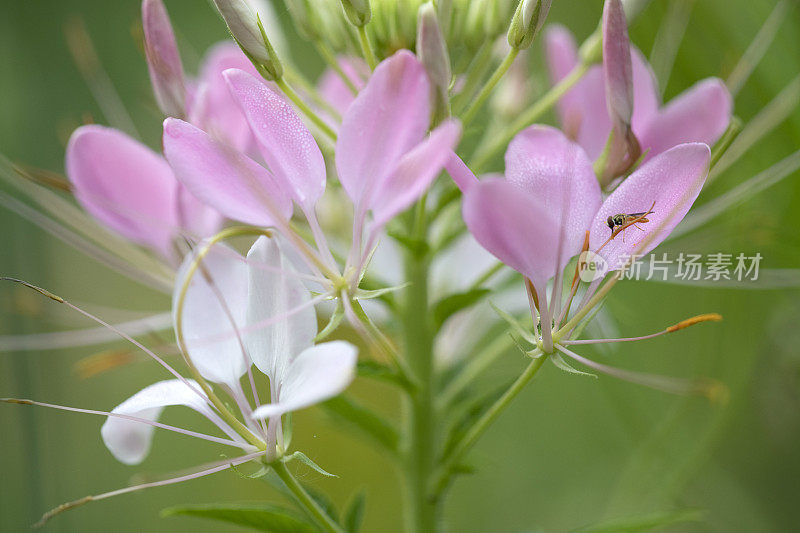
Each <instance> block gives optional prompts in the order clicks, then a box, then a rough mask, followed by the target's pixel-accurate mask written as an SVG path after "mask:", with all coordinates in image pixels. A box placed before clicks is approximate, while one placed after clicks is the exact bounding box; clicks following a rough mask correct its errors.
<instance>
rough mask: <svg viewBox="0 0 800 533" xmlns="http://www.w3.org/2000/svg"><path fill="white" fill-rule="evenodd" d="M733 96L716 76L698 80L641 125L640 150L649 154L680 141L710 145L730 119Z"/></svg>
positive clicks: (657, 152) (723, 130) (651, 155)
mask: <svg viewBox="0 0 800 533" xmlns="http://www.w3.org/2000/svg"><path fill="white" fill-rule="evenodd" d="M732 108H733V99H732V98H731V94H730V92H728V89H727V87H725V84H724V83H723V82H722V80H720V79H717V78H709V79H706V80H703V81H701V82H698V83H697V84H695V85H694V86H693V87H691V88H689V89H687V90H686V91H684V92H683V93H681V94H680V95H678V96H677V97H675V98H673V99H672V100H671V101H670V102H669V103H668V104H667V105H666V106H665V107H664V108H663V109H662V110H661V111H660V112H659V113H658V114H657V115H655V116H654V117H652V118H651V120H650V121H648V123H647V125H646V126H644V127H643V128H642V133H641V134H640V140H641V144H642V150H648V149H649V150H650V152H649V153H648V158H651V157H653V156H655V155H657V154H660V153H662V152H664V151H665V150H667V149H669V148H672V147H673V146H676V145H678V144H681V143H686V142H701V143H705V144H708V145H709V146H711V145H713V144H714V143H715V142H716V141H717V140H718V139H719V138H720V137H721V136H722V134H723V133H724V132H725V129H726V128H727V127H728V123H729V122H730V118H731V112H732Z"/></svg>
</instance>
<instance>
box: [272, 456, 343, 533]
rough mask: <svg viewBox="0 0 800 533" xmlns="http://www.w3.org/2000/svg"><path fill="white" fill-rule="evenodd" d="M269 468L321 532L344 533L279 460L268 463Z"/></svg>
mask: <svg viewBox="0 0 800 533" xmlns="http://www.w3.org/2000/svg"><path fill="white" fill-rule="evenodd" d="M270 466H271V467H272V469H273V470H274V471H275V473H276V474H277V475H278V477H279V478H281V481H283V483H284V484H285V485H286V488H288V489H289V490H290V491H291V492H292V494H293V495H294V497H295V499H296V500H297V503H299V504H300V505H301V506H302V507H303V509H304V510H305V511H306V512H307V513H308V515H309V516H310V517H311V518H313V519H314V522H316V524H317V525H318V526H319V527H321V528H322V530H323V531H327V532H329V533H345V530H344V528H342V527H341V526H340V525H339V524H337V523H336V521H335V520H333V518H331V517H330V516H328V513H326V512H325V510H324V509H323V508H322V507H320V505H319V504H318V503H317V502H316V500H314V498H312V497H311V495H310V494H309V493H308V492H306V489H304V488H303V486H302V485H301V484H300V483H299V482H298V481H297V480H296V479H295V478H294V476H293V475H292V473H291V472H289V469H288V468H286V465H285V464H283V463H282V462H281V461H280V460H278V461H275V462H273V463H270Z"/></svg>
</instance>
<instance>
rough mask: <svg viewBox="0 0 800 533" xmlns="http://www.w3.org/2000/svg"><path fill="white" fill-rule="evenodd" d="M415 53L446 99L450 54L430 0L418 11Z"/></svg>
mask: <svg viewBox="0 0 800 533" xmlns="http://www.w3.org/2000/svg"><path fill="white" fill-rule="evenodd" d="M417 55H418V56H419V60H420V62H421V63H422V66H424V67H425V71H426V72H427V73H428V78H430V80H431V82H432V83H433V85H434V88H435V89H436V90H437V91H438V92H439V93H443V95H444V97H445V100H446V99H447V91H448V89H449V87H450V81H451V80H452V76H453V75H452V72H451V70H450V55H449V54H448V53H447V43H445V40H444V35H443V34H442V29H441V28H440V27H439V19H438V17H437V16H436V8H435V7H433V4H432V3H430V2H427V3H425V4H423V5H422V6H421V7H420V8H419V12H418V21H417Z"/></svg>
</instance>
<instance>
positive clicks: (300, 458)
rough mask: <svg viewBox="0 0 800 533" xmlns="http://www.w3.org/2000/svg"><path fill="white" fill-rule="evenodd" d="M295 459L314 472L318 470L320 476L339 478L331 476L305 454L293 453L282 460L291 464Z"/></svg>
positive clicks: (334, 475)
mask: <svg viewBox="0 0 800 533" xmlns="http://www.w3.org/2000/svg"><path fill="white" fill-rule="evenodd" d="M295 459H297V460H298V461H300V462H301V463H303V464H304V465H306V466H308V467H310V468H311V469H313V470H316V471H317V472H319V473H320V474H322V475H323V476H327V477H339V476H337V475H336V474H331V473H330V472H328V471H327V470H325V469H324V468H322V467H321V466H319V465H318V464H317V463H315V462H314V461H312V460H311V458H309V457H308V456H307V455H306V454H304V453H303V452H294V453H293V454H291V455H286V456H284V458H283V459H282V460H283V462H284V463H289V462H291V461H294V460H295Z"/></svg>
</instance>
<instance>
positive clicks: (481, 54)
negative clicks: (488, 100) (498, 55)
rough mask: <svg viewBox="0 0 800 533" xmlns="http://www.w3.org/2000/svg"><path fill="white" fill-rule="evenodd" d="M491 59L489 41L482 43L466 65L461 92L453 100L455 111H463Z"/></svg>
mask: <svg viewBox="0 0 800 533" xmlns="http://www.w3.org/2000/svg"><path fill="white" fill-rule="evenodd" d="M491 61H492V45H491V43H488V42H486V43H483V44H482V45H481V47H480V49H479V50H478V52H477V53H476V54H475V58H474V59H473V60H472V62H471V63H470V64H469V66H468V67H467V71H466V73H465V79H464V87H463V88H462V89H461V92H460V93H458V95H456V97H455V99H454V100H453V110H454V111H455V112H456V113H461V112H463V111H464V109H465V107H466V105H467V102H468V101H469V99H470V98H472V95H473V94H474V93H475V91H476V90H477V88H478V84H479V83H480V82H481V80H482V79H483V76H484V74H485V73H486V70H487V69H488V68H489V64H490V63H491Z"/></svg>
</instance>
